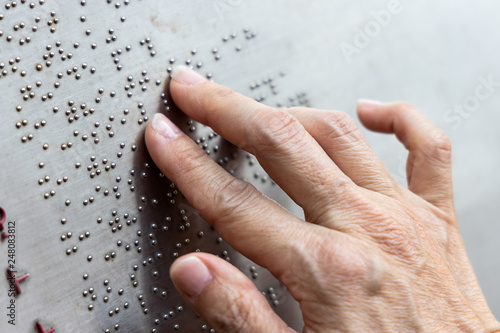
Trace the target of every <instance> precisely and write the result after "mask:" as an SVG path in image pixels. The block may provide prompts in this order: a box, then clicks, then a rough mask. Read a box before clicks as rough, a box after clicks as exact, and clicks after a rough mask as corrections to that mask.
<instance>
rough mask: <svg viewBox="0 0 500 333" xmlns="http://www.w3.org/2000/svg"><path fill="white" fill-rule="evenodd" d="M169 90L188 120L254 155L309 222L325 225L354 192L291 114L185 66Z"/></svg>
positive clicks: (349, 180)
mask: <svg viewBox="0 0 500 333" xmlns="http://www.w3.org/2000/svg"><path fill="white" fill-rule="evenodd" d="M170 90H171V93H172V97H173V99H174V101H175V102H176V104H177V106H179V107H180V108H181V109H182V110H183V111H184V112H185V113H186V114H187V115H188V116H190V117H191V118H193V119H194V120H196V121H199V122H201V123H203V124H206V125H208V126H210V127H211V128H212V129H213V130H214V131H216V132H217V133H219V134H220V135H222V136H223V137H224V138H225V139H227V140H228V141H230V142H232V143H233V144H235V145H237V146H238V147H240V148H242V149H245V150H247V151H249V152H250V153H252V154H254V155H255V156H256V157H257V159H258V160H259V162H260V164H261V165H262V167H263V168H264V169H265V170H266V171H267V172H268V173H269V175H270V176H271V178H273V179H274V181H276V183H278V184H279V185H280V186H281V188H283V190H284V191H285V192H287V193H288V195H289V196H290V197H291V198H292V199H293V200H294V201H295V202H296V203H297V204H298V205H300V206H301V207H302V208H303V209H304V211H305V213H306V216H308V218H309V219H310V220H311V221H310V222H315V223H321V221H320V220H321V216H323V215H324V214H325V213H327V211H330V210H331V208H332V205H333V206H337V207H338V208H340V206H341V205H340V204H339V203H342V202H343V198H345V197H346V196H349V197H350V196H351V194H352V191H355V188H356V185H355V184H354V183H353V182H352V180H351V179H350V178H349V177H347V176H346V175H345V174H344V173H343V172H342V171H341V170H340V169H339V168H338V167H337V165H335V163H334V162H333V161H332V160H331V159H330V158H329V157H328V155H327V154H326V153H325V152H324V150H323V149H322V148H321V146H320V145H319V144H318V143H317V142H316V141H315V140H314V139H313V138H312V137H311V135H310V134H309V133H308V132H307V131H306V130H305V128H304V127H303V126H302V124H301V123H300V122H299V121H298V120H297V119H296V118H295V117H294V116H292V115H290V114H289V113H288V112H286V111H284V110H279V109H275V108H271V107H268V106H265V105H262V104H260V103H258V102H256V101H254V100H252V99H250V98H247V97H245V96H243V95H240V94H238V93H235V92H234V91H232V90H230V89H229V88H226V87H222V86H220V85H218V84H216V83H213V82H210V81H208V80H206V79H205V78H203V77H201V76H200V75H198V74H197V73H195V72H194V71H191V70H189V69H187V68H185V67H178V68H177V69H176V70H175V72H174V74H173V76H172V81H171V84H170ZM332 198H333V199H332Z"/></svg>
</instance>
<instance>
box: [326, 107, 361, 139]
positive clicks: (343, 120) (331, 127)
mask: <svg viewBox="0 0 500 333" xmlns="http://www.w3.org/2000/svg"><path fill="white" fill-rule="evenodd" d="M323 124H324V131H326V133H325V134H326V135H327V137H328V139H329V140H331V141H338V140H346V141H349V142H352V141H358V140H360V139H362V136H361V132H360V131H359V129H358V126H357V125H356V123H355V122H354V120H353V119H352V118H351V117H350V116H349V115H348V114H346V113H344V112H339V111H335V112H331V113H329V114H328V115H327V116H326V117H325V118H324V120H323Z"/></svg>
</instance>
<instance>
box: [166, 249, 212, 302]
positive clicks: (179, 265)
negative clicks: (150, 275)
mask: <svg viewBox="0 0 500 333" xmlns="http://www.w3.org/2000/svg"><path fill="white" fill-rule="evenodd" d="M170 277H171V278H172V280H173V282H174V284H175V286H176V287H177V288H178V289H180V290H181V291H182V292H184V293H185V294H186V295H188V296H189V297H197V296H198V295H200V294H201V292H202V291H203V289H205V287H206V286H207V285H208V283H209V282H210V281H211V280H212V274H210V271H209V270H208V268H207V266H205V264H204V263H203V261H201V260H200V259H198V258H197V257H194V256H190V257H187V258H180V259H177V260H176V261H175V262H174V264H173V265H172V267H171V269H170Z"/></svg>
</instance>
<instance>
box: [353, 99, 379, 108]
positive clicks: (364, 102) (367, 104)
mask: <svg viewBox="0 0 500 333" xmlns="http://www.w3.org/2000/svg"><path fill="white" fill-rule="evenodd" d="M383 104H384V103H382V102H379V101H375V100H371V99H360V100H359V101H358V107H362V108H364V109H377V108H379V107H380V106H382V105H383Z"/></svg>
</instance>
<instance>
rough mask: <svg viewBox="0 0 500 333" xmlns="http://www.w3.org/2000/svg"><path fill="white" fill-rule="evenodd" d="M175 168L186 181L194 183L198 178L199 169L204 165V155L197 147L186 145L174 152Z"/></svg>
mask: <svg viewBox="0 0 500 333" xmlns="http://www.w3.org/2000/svg"><path fill="white" fill-rule="evenodd" d="M175 157H176V158H175V161H176V164H177V165H176V168H177V169H179V170H181V172H182V173H183V174H184V175H185V176H184V177H185V178H186V179H192V178H194V179H193V180H194V181H196V180H198V179H199V178H200V175H199V172H198V171H199V169H202V168H203V167H204V166H205V165H206V163H205V159H206V153H205V152H204V151H203V150H202V149H200V148H199V147H198V146H193V145H188V146H186V147H183V148H180V149H177V150H176V151H175Z"/></svg>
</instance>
